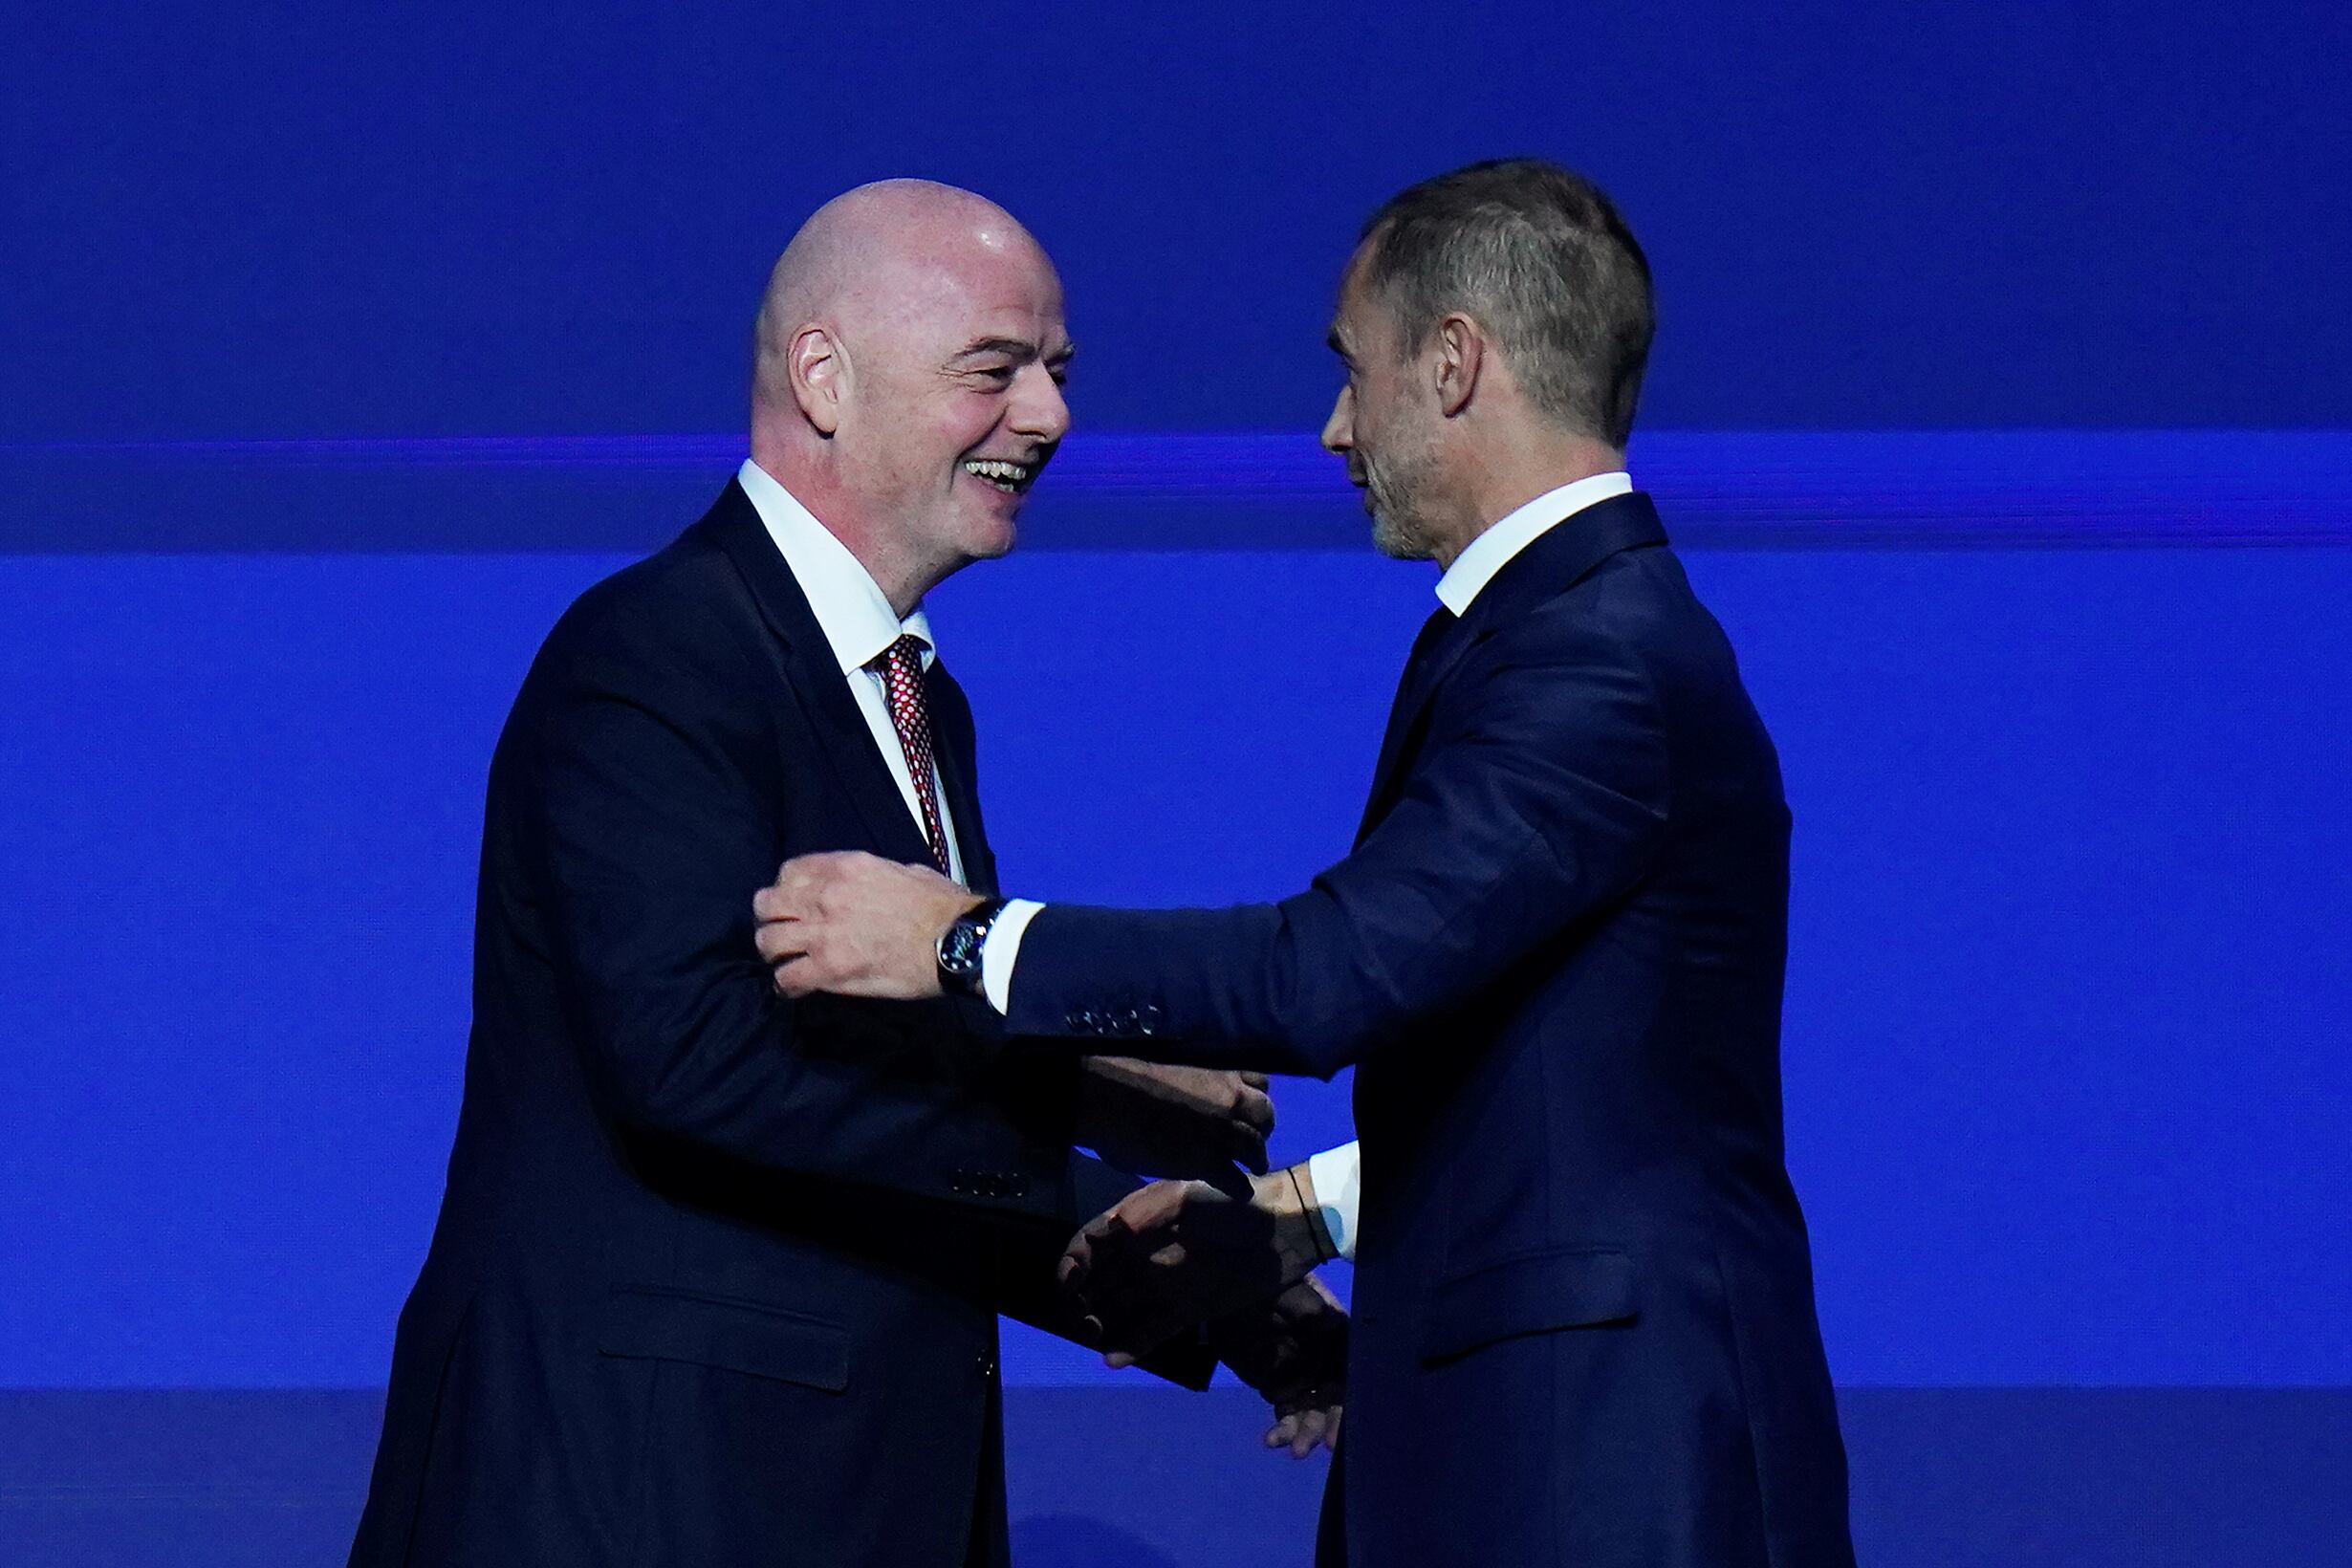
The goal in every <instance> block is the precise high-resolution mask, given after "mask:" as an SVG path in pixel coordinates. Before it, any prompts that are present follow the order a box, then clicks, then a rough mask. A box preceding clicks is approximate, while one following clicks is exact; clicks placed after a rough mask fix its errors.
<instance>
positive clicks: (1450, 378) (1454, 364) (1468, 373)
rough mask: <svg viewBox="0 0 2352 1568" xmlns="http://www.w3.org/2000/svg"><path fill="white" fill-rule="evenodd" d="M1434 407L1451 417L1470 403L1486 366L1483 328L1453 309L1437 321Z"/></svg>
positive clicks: (1486, 345)
mask: <svg viewBox="0 0 2352 1568" xmlns="http://www.w3.org/2000/svg"><path fill="white" fill-rule="evenodd" d="M1435 337H1436V338H1437V367H1436V368H1437V411H1438V412H1439V413H1441V414H1443V415H1444V416H1445V417H1446V418H1448V419H1451V418H1453V417H1454V416H1455V415H1456V414H1459V413H1460V412H1462V410H1463V409H1465V408H1468V407H1469V406H1470V398H1471V396H1472V395H1473V394H1474V393H1476V392H1477V390H1478V377H1479V373H1480V372H1481V371H1482V370H1484V369H1485V368H1486V357H1487V348H1488V344H1487V335H1486V329H1485V328H1483V327H1481V326H1479V324H1478V323H1477V322H1475V321H1473V320H1471V319H1470V317H1469V316H1464V315H1463V314H1462V313H1461V312H1459V311H1456V312H1454V313H1453V314H1452V315H1450V316H1447V317H1446V318H1445V319H1444V320H1442V321H1440V322H1438V324H1437V331H1436V334H1435Z"/></svg>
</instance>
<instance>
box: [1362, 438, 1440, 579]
mask: <svg viewBox="0 0 2352 1568" xmlns="http://www.w3.org/2000/svg"><path fill="white" fill-rule="evenodd" d="M1436 469H1437V464H1436V461H1435V460H1434V459H1433V458H1431V457H1430V456H1429V454H1428V453H1426V452H1414V453H1412V454H1410V455H1409V456H1402V457H1399V458H1397V459H1396V460H1394V461H1393V462H1389V463H1380V464H1376V463H1373V462H1371V461H1370V460H1368V459H1367V460H1366V461H1365V463H1364V466H1363V473H1364V503H1365V505H1366V506H1367V507H1369V508H1370V510H1371V512H1372V548H1373V549H1375V550H1377V551H1379V552H1380V553H1381V554H1382V555H1386V556H1388V557H1389V558H1390V559H1391V560H1400V561H1426V560H1434V559H1436V558H1437V542H1436V539H1435V536H1434V534H1433V532H1432V530H1431V528H1430V526H1429V514H1428V506H1427V497H1428V495H1429V491H1430V481H1431V480H1432V479H1433V478H1434V477H1435V474H1436Z"/></svg>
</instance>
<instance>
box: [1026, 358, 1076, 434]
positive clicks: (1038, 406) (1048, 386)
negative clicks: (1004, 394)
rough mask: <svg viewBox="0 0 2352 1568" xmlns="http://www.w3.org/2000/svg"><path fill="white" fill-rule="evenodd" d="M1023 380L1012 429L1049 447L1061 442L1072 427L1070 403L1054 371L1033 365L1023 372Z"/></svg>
mask: <svg viewBox="0 0 2352 1568" xmlns="http://www.w3.org/2000/svg"><path fill="white" fill-rule="evenodd" d="M1020 380H1021V382H1022V385H1021V395H1020V397H1019V398H1018V399H1017V400H1015V402H1014V403H1013V432H1014V433H1015V434H1016V435H1024V436H1027V437H1029V438H1030V439H1031V440H1033V441H1041V442H1044V443H1046V444H1048V445H1049V446H1050V445H1051V444H1053V443H1054V442H1056V441H1059V440H1060V439H1061V438H1062V437H1063V436H1064V435H1066V434H1067V433H1068V432H1069V429H1070V403H1069V400H1067V399H1066V398H1064V397H1063V396H1062V391H1061V383H1060V382H1059V381H1056V380H1054V373H1053V372H1052V371H1050V370H1048V369H1046V368H1045V367H1044V366H1043V365H1034V364H1033V365H1029V366H1027V367H1025V368H1024V369H1023V370H1022V371H1021V376H1020Z"/></svg>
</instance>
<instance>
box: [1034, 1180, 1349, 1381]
mask: <svg viewBox="0 0 2352 1568" xmlns="http://www.w3.org/2000/svg"><path fill="white" fill-rule="evenodd" d="M1330 1255H1331V1246H1330V1241H1329V1238H1328V1237H1327V1236H1326V1235H1325V1234H1324V1231H1323V1226H1322V1220H1321V1216H1320V1215H1319V1214H1318V1212H1317V1211H1316V1209H1315V1206H1314V1203H1313V1195H1312V1193H1311V1192H1310V1191H1309V1190H1308V1187H1307V1173H1306V1171H1305V1169H1304V1167H1294V1168H1292V1169H1290V1170H1277V1171H1275V1172H1274V1173H1273V1174H1271V1175H1267V1176H1259V1177H1255V1178H1253V1179H1252V1182H1251V1190H1250V1196H1249V1198H1248V1200H1247V1201H1244V1200H1241V1199H1238V1198H1233V1197H1229V1196H1227V1195H1226V1194H1225V1193H1223V1192H1221V1191H1219V1190H1217V1188H1215V1187H1210V1186H1209V1184H1208V1183H1206V1182H1154V1183H1153V1184H1151V1185H1150V1186H1148V1187H1139V1188H1137V1189H1136V1190H1135V1191H1134V1192H1131V1193H1129V1194H1128V1195H1127V1196H1126V1197H1125V1198H1123V1199H1122V1200H1121V1201H1120V1202H1119V1203H1118V1204H1117V1205H1116V1206H1115V1207H1113V1208H1112V1209H1110V1210H1109V1211H1108V1212H1106V1213H1103V1214H1100V1215H1098V1216H1096V1217H1095V1218H1094V1219H1093V1220H1091V1221H1089V1222H1088V1223H1087V1225H1086V1228H1085V1229H1084V1230H1080V1231H1079V1232H1078V1234H1077V1235H1075V1236H1073V1237H1071V1238H1070V1245H1069V1248H1068V1250H1067V1251H1066V1252H1064V1253H1063V1256H1062V1261H1061V1271H1060V1277H1061V1282H1062V1287H1063V1289H1065V1290H1067V1291H1068V1292H1070V1293H1071V1295H1072V1296H1073V1297H1074V1298H1075V1301H1076V1303H1077V1305H1078V1310H1079V1312H1080V1313H1081V1314H1082V1315H1083V1316H1084V1318H1085V1319H1086V1321H1087V1323H1088V1325H1089V1326H1090V1328H1092V1329H1093V1330H1094V1332H1095V1334H1096V1338H1097V1342H1098V1343H1099V1344H1100V1345H1101V1346H1102V1347H1103V1348H1104V1350H1106V1351H1107V1352H1109V1353H1110V1354H1109V1356H1108V1357H1107V1359H1108V1360H1109V1361H1110V1362H1111V1364H1113V1365H1115V1366H1116V1365H1124V1364H1126V1363H1127V1362H1129V1361H1132V1360H1133V1359H1134V1358H1135V1357H1137V1356H1139V1355H1142V1354H1143V1353H1145V1352H1147V1351H1149V1350H1151V1349H1153V1348H1154V1347H1155V1346H1158V1345H1160V1344H1163V1343H1165V1341H1166V1340H1168V1339H1172V1338H1174V1337H1175V1336H1176V1335H1178V1334H1180V1333H1183V1332H1184V1331H1185V1330H1186V1329H1188V1328H1190V1327H1192V1326H1193V1325H1194V1324H1197V1323H1203V1322H1208V1321H1209V1320H1211V1319H1214V1318H1227V1317H1230V1316H1231V1315H1232V1314H1234V1313H1236V1312H1240V1311H1243V1310H1245V1309H1248V1308H1250V1307H1252V1306H1253V1305H1255V1304H1257V1303H1259V1302H1263V1301H1266V1300H1268V1299H1270V1298H1272V1297H1274V1296H1278V1295H1280V1294H1281V1293H1282V1292H1283V1291H1285V1290H1287V1289H1288V1288H1289V1287H1291V1286H1293V1285H1296V1284H1297V1283H1298V1282H1299V1281H1300V1280H1303V1279H1305V1278H1306V1277H1307V1275H1308V1274H1309V1273H1311V1272H1312V1271H1313V1270H1314V1268H1315V1266H1316V1265H1317V1264H1318V1263H1319V1262H1322V1261H1324V1260H1325V1259H1327V1258H1328V1257H1329V1256H1330Z"/></svg>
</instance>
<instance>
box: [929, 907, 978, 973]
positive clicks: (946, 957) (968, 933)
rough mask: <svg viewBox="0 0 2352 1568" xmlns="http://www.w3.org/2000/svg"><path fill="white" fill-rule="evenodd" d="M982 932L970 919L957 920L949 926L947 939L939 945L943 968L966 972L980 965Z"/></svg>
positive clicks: (940, 960)
mask: <svg viewBox="0 0 2352 1568" xmlns="http://www.w3.org/2000/svg"><path fill="white" fill-rule="evenodd" d="M981 938H982V933H981V932H980V931H978V930H976V929H974V928H973V926H971V924H970V923H969V922H968V921H961V920H959V921H957V922H956V923H955V924H954V925H953V926H948V927H947V940H946V941H945V942H942V943H941V944H940V945H939V962H940V965H941V967H942V968H945V969H950V970H952V971H954V972H955V973H957V974H966V973H969V972H970V971H971V970H972V969H977V968H979V965H980V944H981Z"/></svg>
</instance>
